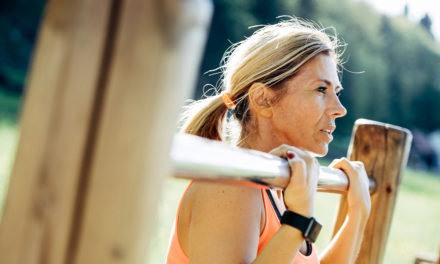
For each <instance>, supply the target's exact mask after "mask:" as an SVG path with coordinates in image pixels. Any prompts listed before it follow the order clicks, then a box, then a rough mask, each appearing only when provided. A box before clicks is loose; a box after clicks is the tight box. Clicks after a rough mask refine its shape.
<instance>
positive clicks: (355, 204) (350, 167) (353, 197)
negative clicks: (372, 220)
mask: <svg viewBox="0 0 440 264" xmlns="http://www.w3.org/2000/svg"><path fill="white" fill-rule="evenodd" d="M329 167H332V168H336V169H340V170H342V171H344V172H345V174H346V175H347V176H348V180H349V187H348V192H347V200H348V212H349V213H350V212H356V213H361V214H362V216H364V217H368V216H369V214H370V211H371V199H370V191H369V180H368V176H367V173H366V172H365V168H364V164H363V163H362V162H360V161H349V160H348V159H346V158H341V159H336V160H334V161H333V162H332V163H331V164H330V165H329Z"/></svg>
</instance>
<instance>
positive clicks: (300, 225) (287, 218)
mask: <svg viewBox="0 0 440 264" xmlns="http://www.w3.org/2000/svg"><path fill="white" fill-rule="evenodd" d="M280 223H281V224H287V225H290V226H292V227H294V228H296V229H298V230H300V231H301V232H302V233H303V237H304V238H305V240H306V241H309V242H311V243H313V242H315V240H316V238H317V237H318V235H319V232H320V231H321V227H322V226H321V224H320V223H319V222H318V221H317V220H316V219H315V218H314V217H310V218H309V217H305V216H303V215H300V214H297V213H295V212H292V211H289V210H286V211H285V212H284V214H283V216H282V217H281V221H280Z"/></svg>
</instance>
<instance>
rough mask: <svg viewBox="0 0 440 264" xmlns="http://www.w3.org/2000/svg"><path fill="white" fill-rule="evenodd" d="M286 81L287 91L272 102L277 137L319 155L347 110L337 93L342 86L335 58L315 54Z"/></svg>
mask: <svg viewBox="0 0 440 264" xmlns="http://www.w3.org/2000/svg"><path fill="white" fill-rule="evenodd" d="M283 85H284V87H283V88H284V89H287V91H286V94H285V95H284V96H283V97H282V98H281V99H280V100H279V102H277V103H275V104H274V105H273V116H272V120H271V122H272V128H273V134H272V135H273V136H274V137H275V140H276V141H280V142H277V143H281V144H288V145H292V146H296V147H298V148H301V149H304V150H308V151H311V152H313V153H316V154H318V155H325V154H327V152H328V144H329V143H330V142H331V141H332V140H333V136H332V132H333V131H334V130H335V129H336V125H335V119H336V118H338V117H342V116H344V115H345V114H346V113H347V110H346V109H345V108H344V107H343V106H342V104H341V102H340V101H339V97H338V95H339V94H340V92H341V90H342V86H341V84H340V82H339V78H338V74H337V68H336V63H335V61H334V59H333V58H332V57H330V56H328V55H326V54H320V55H318V56H316V57H315V58H313V59H312V60H311V61H309V62H307V63H306V64H305V65H303V66H302V67H301V69H300V71H299V73H298V74H297V75H296V76H295V77H293V78H291V79H289V80H287V81H285V82H284V83H283Z"/></svg>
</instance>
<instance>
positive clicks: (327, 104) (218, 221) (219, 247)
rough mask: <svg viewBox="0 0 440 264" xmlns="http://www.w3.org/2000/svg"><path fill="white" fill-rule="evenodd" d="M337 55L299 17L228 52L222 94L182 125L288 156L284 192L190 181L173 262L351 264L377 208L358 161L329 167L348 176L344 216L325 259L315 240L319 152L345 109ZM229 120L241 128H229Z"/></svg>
mask: <svg viewBox="0 0 440 264" xmlns="http://www.w3.org/2000/svg"><path fill="white" fill-rule="evenodd" d="M338 58H339V54H338V51H337V42H336V40H335V37H333V38H330V37H329V36H328V35H327V34H326V33H324V31H323V30H318V29H316V28H314V27H313V26H311V25H308V24H306V23H303V22H301V21H299V20H297V19H291V20H289V21H281V22H279V23H278V24H275V25H269V26H265V27H262V28H260V29H259V30H257V31H256V32H255V33H254V34H253V35H252V36H251V37H249V38H247V39H246V40H244V41H242V42H240V43H238V44H236V45H234V46H233V47H232V49H231V50H229V51H228V52H226V55H225V60H224V65H223V67H222V69H223V83H222V87H221V89H222V93H221V94H219V95H215V96H212V97H208V98H206V99H203V100H200V101H196V102H194V103H193V104H191V105H190V106H189V107H188V110H187V112H186V113H185V120H186V123H185V125H184V127H183V131H184V132H185V133H190V134H195V135H198V136H202V137H206V138H210V139H214V140H222V141H225V140H226V138H228V140H229V141H231V140H232V139H231V138H234V136H235V138H236V140H235V142H236V143H235V144H236V145H238V146H240V147H242V148H249V149H255V150H259V151H265V152H269V153H272V154H275V155H278V156H281V157H284V158H286V159H287V160H288V161H289V164H290V167H291V178H290V183H289V184H288V186H287V187H286V189H285V190H284V192H283V193H282V192H276V191H273V190H270V189H267V188H261V187H258V186H252V184H251V183H249V184H247V183H239V184H235V185H231V184H229V185H227V184H222V183H214V182H199V181H193V182H191V183H190V185H189V186H188V188H187V190H186V192H185V194H184V196H183V197H182V200H181V203H180V205H179V210H178V213H177V217H176V222H175V227H174V230H173V234H172V238H171V243H170V247H169V252H168V256H167V263H169V264H173V263H191V264H196V263H211V264H212V263H222V264H224V263H286V264H292V263H295V264H298V263H332V264H335V263H336V264H340V263H354V261H355V259H356V256H357V254H358V252H359V248H360V244H361V240H362V234H363V231H364V227H365V225H366V222H367V218H368V216H369V213H370V207H371V203H370V195H369V192H368V179H367V176H366V173H365V170H364V168H363V165H362V164H361V163H360V162H351V161H348V160H346V159H344V158H342V159H338V160H335V161H333V163H332V164H331V165H330V166H331V167H334V168H339V169H342V170H343V171H344V172H345V173H346V174H347V175H348V178H349V181H350V187H349V190H348V208H349V209H348V215H347V218H346V220H345V223H344V225H343V226H342V228H341V229H340V231H339V233H338V234H337V235H336V236H335V238H334V239H333V240H332V241H331V242H330V244H329V245H328V247H327V248H326V249H325V250H324V251H323V252H322V253H321V254H320V256H319V257H318V253H317V252H316V250H315V247H314V245H313V241H314V240H315V238H316V235H317V233H319V227H320V225H319V223H317V222H316V219H315V218H313V215H314V212H313V205H314V200H315V199H314V198H315V193H316V188H317V181H318V174H319V164H318V162H317V161H316V159H315V158H314V156H317V155H319V156H323V155H325V154H326V153H327V151H328V144H329V143H330V142H331V141H332V139H333V137H332V132H333V131H334V130H335V128H336V126H335V119H336V118H339V117H342V116H344V115H345V114H346V109H345V108H344V107H343V106H342V105H341V103H340V101H339V97H338V96H339V94H340V93H341V91H342V85H341V84H340V81H339V78H338V74H337V67H338V63H339V61H338ZM228 109H230V110H229V111H231V114H232V116H233V118H232V119H231V120H227V119H226V113H227V112H228ZM233 122H235V123H237V124H238V125H237V126H238V128H239V129H238V131H237V129H235V130H234V129H227V128H228V127H230V126H231V124H233ZM227 131H231V132H230V133H229V135H226V132H227ZM234 131H235V133H234Z"/></svg>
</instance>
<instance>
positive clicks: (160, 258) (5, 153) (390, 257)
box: [0, 122, 440, 264]
mask: <svg viewBox="0 0 440 264" xmlns="http://www.w3.org/2000/svg"><path fill="white" fill-rule="evenodd" d="M16 144H17V129H16V126H14V125H13V124H11V123H7V122H6V123H5V122H0V212H1V208H2V206H3V201H4V196H5V193H6V188H7V183H8V176H9V174H10V171H11V165H12V161H13V160H12V159H13V157H14V153H15V148H16ZM439 176H440V175H433V174H429V173H426V172H421V171H414V170H412V169H407V170H406V171H405V173H404V177H403V181H402V184H401V187H400V189H399V194H398V197H397V204H396V208H395V212H394V217H393V222H392V226H391V232H390V235H389V237H388V243H387V247H386V251H385V259H384V262H383V263H386V264H410V263H414V259H415V256H416V255H417V254H420V253H422V252H431V253H437V252H438V250H439V248H440V221H439V219H440V177H439ZM187 184H188V181H185V180H175V179H169V180H167V181H166V184H165V185H164V186H165V187H164V189H163V195H162V199H161V202H160V204H159V206H158V210H157V224H156V226H155V233H154V235H153V239H152V241H151V242H150V247H149V250H148V251H147V252H148V256H147V260H146V261H147V262H146V263H154V264H155V263H164V262H165V255H166V251H167V247H168V241H169V235H170V232H171V228H172V224H173V221H174V217H175V214H176V210H177V207H178V203H179V200H180V197H181V195H182V194H183V192H184V190H185V188H186V186H187ZM338 201H339V196H338V195H335V194H326V193H318V195H317V200H316V209H315V212H316V216H317V218H318V219H319V220H320V221H321V223H322V224H323V229H322V231H321V234H320V236H319V238H318V241H317V243H316V247H317V249H318V251H322V249H323V248H324V247H325V246H326V245H327V243H328V241H329V239H330V235H331V231H332V230H331V229H332V226H333V221H334V218H335V214H336V209H337V207H338ZM0 215H1V214H0Z"/></svg>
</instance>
